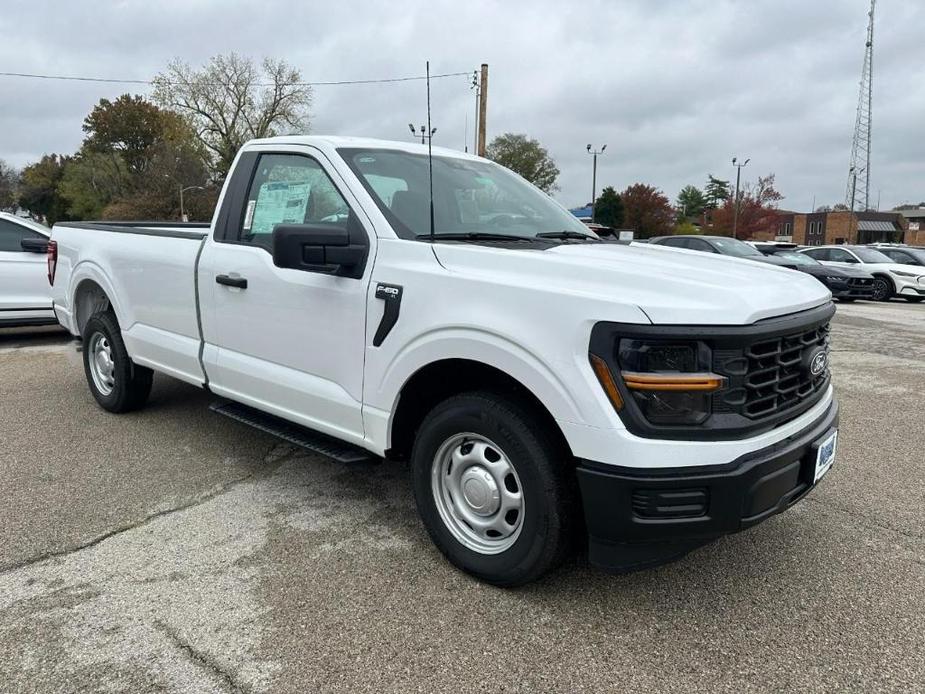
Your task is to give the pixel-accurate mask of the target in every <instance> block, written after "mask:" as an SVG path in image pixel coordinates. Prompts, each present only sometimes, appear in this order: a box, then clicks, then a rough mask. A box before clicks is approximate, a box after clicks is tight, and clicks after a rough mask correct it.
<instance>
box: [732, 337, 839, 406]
mask: <svg viewBox="0 0 925 694" xmlns="http://www.w3.org/2000/svg"><path fill="white" fill-rule="evenodd" d="M820 349H821V350H823V351H824V352H826V354H827V353H828V350H829V325H828V323H826V324H824V325H820V326H817V327H813V328H810V329H807V330H803V331H800V332H795V333H791V334H788V335H783V336H780V337H774V338H770V339H761V338H760V337H759V338H757V339H756V341H754V342H751V343H749V344H747V345H745V346H744V347H742V348H740V349H737V350H722V351H717V352H716V353H715V354H714V366H715V367H716V369H717V371H718V372H719V373H722V374H723V375H725V376H726V377H727V379H728V382H729V387H728V388H727V389H726V390H725V391H721V392H719V393H717V394H716V396H714V397H715V399H716V400H718V402H715V403H714V405H715V406H714V411H720V412H735V413H738V414H741V415H743V416H744V417H747V418H748V419H752V420H760V419H764V418H767V417H771V416H774V415H778V414H781V413H784V412H787V411H788V410H791V409H793V408H795V407H797V406H799V405H801V404H802V403H804V402H806V401H807V400H809V399H811V398H813V396H815V395H817V394H819V393H820V391H822V389H823V388H824V387H825V386H826V384H827V383H828V381H829V370H828V367H826V368H825V369H823V370H822V372H821V373H819V374H816V375H813V373H812V370H811V361H812V358H813V356H815V355H816V354H817V353H818V352H819V350H820Z"/></svg>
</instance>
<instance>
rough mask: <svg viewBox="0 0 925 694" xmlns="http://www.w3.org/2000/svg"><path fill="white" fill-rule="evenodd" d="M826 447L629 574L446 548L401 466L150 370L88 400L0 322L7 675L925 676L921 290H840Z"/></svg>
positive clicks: (615, 683) (66, 681)
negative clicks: (433, 537)
mask: <svg viewBox="0 0 925 694" xmlns="http://www.w3.org/2000/svg"><path fill="white" fill-rule="evenodd" d="M833 339H834V354H833V369H834V372H835V379H836V385H837V387H838V394H839V398H840V400H841V405H842V411H841V417H842V419H841V433H840V437H839V454H838V460H837V463H836V465H835V467H834V468H833V469H832V471H831V472H830V473H829V474H828V475H827V476H826V478H825V480H824V482H823V483H822V484H821V485H820V487H819V488H818V489H816V490H814V492H813V493H812V494H811V495H810V496H809V497H807V499H806V500H805V502H803V503H801V504H798V505H797V506H796V507H794V508H793V509H791V510H790V511H788V512H787V513H785V514H783V515H781V516H778V517H776V518H774V519H772V520H770V521H768V522H767V523H764V524H762V525H760V526H758V527H757V528H754V529H752V530H750V531H747V532H745V533H742V534H739V535H736V536H732V537H729V538H725V539H723V540H720V541H718V542H716V543H714V544H711V545H708V546H706V547H703V548H701V549H699V550H697V551H695V552H693V553H692V554H690V555H689V556H687V557H685V558H684V559H682V560H681V561H678V562H676V563H674V564H670V565H667V566H663V567H660V568H658V569H654V570H649V571H644V572H639V573H635V574H631V575H625V576H610V575H606V574H602V573H599V572H597V571H595V570H593V569H591V568H589V567H588V566H587V565H586V561H585V559H584V558H583V557H581V556H577V557H576V558H574V559H573V560H572V561H571V562H570V563H569V564H568V565H567V566H565V567H563V568H562V569H561V570H559V571H557V572H555V573H554V574H552V575H551V576H549V577H547V578H546V579H544V580H542V581H541V582H539V583H537V584H534V585H532V586H528V587H527V588H524V589H520V590H516V591H503V590H499V589H495V588H491V587H488V586H485V585H481V584H479V583H477V582H476V581H474V580H472V579H470V578H468V577H467V576H465V575H463V574H461V573H459V572H457V571H456V570H454V569H453V568H452V567H450V566H449V565H448V564H447V563H446V562H445V561H444V560H443V559H442V557H441V555H440V554H439V552H437V550H436V549H434V548H433V547H432V546H431V544H430V542H429V541H428V539H427V536H426V533H425V532H424V530H423V529H422V528H421V526H420V525H419V523H418V521H417V518H416V514H415V512H414V505H413V500H412V495H411V490H410V486H409V480H408V478H407V474H406V470H405V468H404V467H403V466H402V465H400V464H396V463H384V464H382V465H375V466H369V465H363V466H343V465H339V464H336V463H332V462H328V461H326V460H323V459H321V458H319V457H317V456H315V455H312V454H308V453H306V452H303V451H300V450H294V449H292V448H291V447H289V446H288V445H285V444H281V443H278V442H277V441H276V440H275V439H273V438H271V437H269V436H266V435H264V434H261V433H259V432H256V431H253V430H251V429H249V428H247V427H245V426H243V425H241V424H238V423H236V422H232V421H229V420H226V419H224V418H222V417H220V416H218V415H216V414H214V413H211V412H209V411H208V409H207V405H208V402H209V396H208V395H207V394H205V393H203V392H201V391H198V390H197V389H195V388H192V387H190V386H186V385H184V384H181V383H178V382H175V381H171V380H170V379H167V378H160V377H158V378H157V379H156V380H155V389H154V392H153V394H152V400H151V404H150V406H149V407H148V408H146V409H145V410H142V411H141V412H138V413H134V414H131V415H123V416H114V415H110V414H107V413H105V412H103V411H102V410H100V409H99V408H98V407H96V405H95V403H94V402H93V400H92V398H91V396H90V394H89V392H88V391H87V388H86V385H85V383H84V380H83V370H82V367H81V364H80V360H79V355H78V354H77V353H76V352H75V351H74V347H73V345H72V344H71V343H70V342H69V341H68V340H67V338H66V336H62V335H61V333H59V332H55V331H50V330H48V331H32V332H27V331H0V432H2V433H0V437H2V446H0V538H2V543H0V691H2V692H4V693H7V692H77V691H81V692H276V691H279V692H291V691H311V692H334V691H349V692H364V691H369V692H384V691H395V692H407V691H424V692H438V691H446V692H470V691H491V692H495V691H507V692H538V691H569V692H574V691H595V692H598V691H614V690H620V691H679V692H680V691H684V692H691V691H710V692H715V691H730V692H733V691H734V692H772V691H774V692H776V691H785V690H801V691H820V692H825V691H831V692H835V691H845V690H855V691H896V692H910V691H925V629H922V627H921V625H922V623H923V621H925V595H923V593H925V591H923V588H925V503H923V502H925V453H923V451H925V431H923V426H922V422H923V413H922V405H921V396H920V393H921V391H922V386H923V384H925V306H911V305H908V304H903V303H901V302H892V303H890V304H889V305H875V304H854V305H842V306H839V310H838V314H837V316H836V318H835V322H834V325H833Z"/></svg>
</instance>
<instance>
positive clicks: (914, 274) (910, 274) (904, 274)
mask: <svg viewBox="0 0 925 694" xmlns="http://www.w3.org/2000/svg"><path fill="white" fill-rule="evenodd" d="M890 272H892V273H893V274H894V275H899V276H900V277H918V276H919V275H918V273H917V272H903V271H902V270H890Z"/></svg>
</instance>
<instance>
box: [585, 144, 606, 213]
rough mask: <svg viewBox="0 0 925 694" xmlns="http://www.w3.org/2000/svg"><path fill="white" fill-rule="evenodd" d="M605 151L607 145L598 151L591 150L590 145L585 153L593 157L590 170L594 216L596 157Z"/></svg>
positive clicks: (592, 211)
mask: <svg viewBox="0 0 925 694" xmlns="http://www.w3.org/2000/svg"><path fill="white" fill-rule="evenodd" d="M605 149H607V145H604V146H603V147H601V148H600V149H592V148H591V145H588V148H587V151H588V154H591V155H594V164H593V166H592V169H591V214H592V215H593V214H594V201H595V199H596V196H597V155H598V154H603V153H604V150H605Z"/></svg>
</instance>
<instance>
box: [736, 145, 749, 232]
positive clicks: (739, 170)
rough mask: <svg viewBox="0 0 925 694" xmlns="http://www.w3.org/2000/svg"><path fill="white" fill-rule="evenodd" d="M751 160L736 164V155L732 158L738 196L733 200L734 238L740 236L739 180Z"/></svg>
mask: <svg viewBox="0 0 925 694" xmlns="http://www.w3.org/2000/svg"><path fill="white" fill-rule="evenodd" d="M750 161H751V159H746V160H745V161H744V162H743V163H741V164H736V157H733V158H732V165H733V166H734V167H736V196H735V200H734V201H733V204H734V206H733V209H734V212H733V213H732V238H734V239H737V238H739V236H738V233H739V181H740V180H741V178H742V169H744V168H745V167H746V166H748V162H750Z"/></svg>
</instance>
